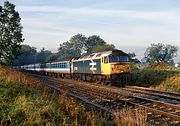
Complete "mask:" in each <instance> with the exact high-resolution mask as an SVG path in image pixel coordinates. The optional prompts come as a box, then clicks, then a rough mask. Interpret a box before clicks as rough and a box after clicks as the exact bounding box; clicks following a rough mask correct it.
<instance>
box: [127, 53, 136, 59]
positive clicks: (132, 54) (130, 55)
mask: <svg viewBox="0 0 180 126" xmlns="http://www.w3.org/2000/svg"><path fill="white" fill-rule="evenodd" d="M128 55H129V58H130V59H133V58H135V57H136V54H135V52H132V53H131V52H129V53H128Z"/></svg>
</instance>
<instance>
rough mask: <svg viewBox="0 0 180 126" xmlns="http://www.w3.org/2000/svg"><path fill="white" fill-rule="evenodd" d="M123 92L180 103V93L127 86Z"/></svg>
mask: <svg viewBox="0 0 180 126" xmlns="http://www.w3.org/2000/svg"><path fill="white" fill-rule="evenodd" d="M123 90H127V91H131V92H134V93H141V94H147V95H151V96H158V97H161V98H166V99H170V100H176V101H179V102H180V93H178V92H169V91H160V90H155V89H150V88H144V87H137V86H126V87H125V88H123Z"/></svg>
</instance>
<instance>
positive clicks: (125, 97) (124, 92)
mask: <svg viewBox="0 0 180 126" xmlns="http://www.w3.org/2000/svg"><path fill="white" fill-rule="evenodd" d="M33 76H36V77H38V78H40V79H42V80H43V81H44V83H45V84H46V85H47V86H49V87H51V88H53V89H56V90H60V91H64V90H65V91H66V92H67V93H68V95H70V96H73V97H76V98H78V99H80V100H82V101H83V102H85V103H87V104H90V105H92V106H95V107H96V108H98V109H100V110H103V111H106V112H107V113H111V114H113V113H115V112H117V110H118V109H119V108H122V107H125V106H127V105H128V106H132V107H134V106H137V107H141V108H144V109H146V110H148V111H150V112H152V113H155V114H157V115H160V116H162V118H164V117H166V118H168V120H170V121H172V120H174V121H177V122H178V123H179V122H180V102H179V97H177V99H176V97H175V96H176V95H175V94H174V93H169V92H165V93H161V94H160V93H159V92H158V91H157V90H154V91H150V90H149V89H144V90H142V89H141V88H138V87H129V86H126V87H125V88H110V87H106V86H99V85H92V84H83V83H84V82H77V81H72V80H63V81H62V79H57V78H52V77H47V76H40V75H33ZM137 93H140V94H141V95H137ZM142 94H144V95H151V96H152V95H153V96H155V97H161V98H162V97H163V98H168V99H169V100H172V101H173V102H166V101H163V102H162V101H160V100H158V99H152V98H149V97H143V95H142ZM177 95H178V96H179V94H178V93H177ZM174 101H176V102H174Z"/></svg>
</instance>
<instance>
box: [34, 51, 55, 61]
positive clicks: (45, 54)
mask: <svg viewBox="0 0 180 126" xmlns="http://www.w3.org/2000/svg"><path fill="white" fill-rule="evenodd" d="M51 54H52V53H51V51H48V50H45V48H42V49H41V51H40V52H38V53H37V57H36V62H37V63H45V62H46V61H47V57H49V56H50V55H51Z"/></svg>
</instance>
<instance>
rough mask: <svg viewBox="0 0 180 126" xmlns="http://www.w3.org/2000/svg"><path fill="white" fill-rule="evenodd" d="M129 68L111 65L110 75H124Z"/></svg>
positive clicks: (123, 65)
mask: <svg viewBox="0 0 180 126" xmlns="http://www.w3.org/2000/svg"><path fill="white" fill-rule="evenodd" d="M129 69H130V68H129V66H128V65H126V64H113V65H111V73H112V74H113V73H124V72H128V71H129Z"/></svg>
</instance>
